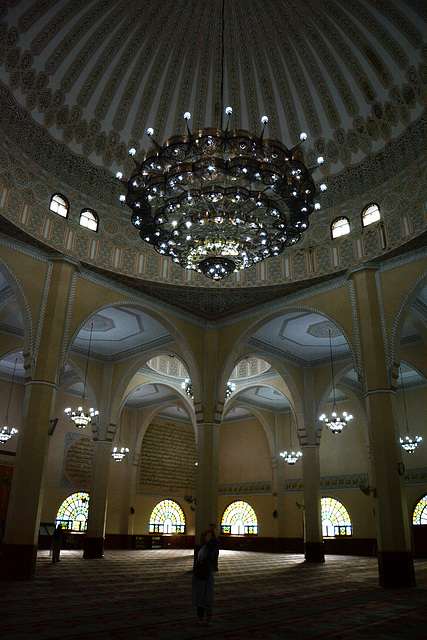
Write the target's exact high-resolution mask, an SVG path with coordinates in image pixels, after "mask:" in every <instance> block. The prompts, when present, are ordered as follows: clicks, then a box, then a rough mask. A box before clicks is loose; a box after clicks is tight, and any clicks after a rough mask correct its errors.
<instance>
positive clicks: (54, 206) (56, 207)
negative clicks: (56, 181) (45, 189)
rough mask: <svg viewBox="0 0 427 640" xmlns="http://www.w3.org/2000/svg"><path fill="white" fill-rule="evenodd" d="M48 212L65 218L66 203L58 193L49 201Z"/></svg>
mask: <svg viewBox="0 0 427 640" xmlns="http://www.w3.org/2000/svg"><path fill="white" fill-rule="evenodd" d="M49 208H50V210H51V211H53V212H54V213H57V214H58V215H59V216H62V217H63V218H66V217H67V216H68V201H67V199H66V198H64V196H61V194H60V193H55V194H54V195H53V196H52V198H51V200H50V207H49Z"/></svg>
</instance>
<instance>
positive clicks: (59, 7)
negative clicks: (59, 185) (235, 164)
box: [0, 0, 424, 174]
mask: <svg viewBox="0 0 427 640" xmlns="http://www.w3.org/2000/svg"><path fill="white" fill-rule="evenodd" d="M417 7H419V11H420V12H421V4H419V3H416V2H407V3H404V2H399V3H397V2H389V1H387V0H383V1H382V0H371V1H370V2H368V1H367V0H366V1H363V0H317V1H314V0H294V1H293V2H287V1H284V0H262V1H261V0H225V1H224V2H223V0H208V1H200V0H192V1H188V0H187V1H185V2H183V1H181V0H151V1H148V0H120V1H118V2H111V1H106V0H105V1H104V0H99V1H95V0H92V1H88V0H73V1H71V2H67V1H65V0H60V1H59V2H58V1H57V2H53V1H46V2H36V1H34V2H20V3H16V4H15V5H14V6H12V7H9V8H8V9H6V3H4V4H3V5H2V10H3V16H1V15H0V18H2V20H3V23H2V25H3V35H4V42H5V44H6V46H5V47H4V48H3V49H2V51H1V54H0V56H1V57H0V60H1V61H2V65H1V75H0V79H1V80H2V81H3V83H4V84H5V85H7V86H8V87H9V89H10V90H11V91H12V92H13V95H14V97H15V99H16V100H17V102H18V103H19V104H20V105H22V106H24V107H25V108H26V109H27V110H28V111H29V112H30V113H31V115H32V117H33V118H34V120H36V121H37V123H38V124H40V125H42V126H43V127H45V128H46V129H48V130H49V132H50V134H51V135H52V136H53V138H54V139H56V140H58V141H62V142H65V143H66V144H67V145H68V146H69V148H70V149H71V150H72V151H73V152H74V153H75V154H78V155H82V156H85V157H87V158H88V159H89V160H90V161H91V162H92V163H93V164H94V165H97V166H105V167H109V168H110V170H111V171H115V170H116V169H117V168H118V167H123V165H124V163H125V162H126V160H127V150H128V148H129V147H130V146H131V145H132V144H135V145H136V147H137V149H138V150H139V151H141V150H142V149H143V148H144V147H145V148H147V147H148V146H149V144H148V140H147V138H146V136H145V130H146V128H147V127H148V126H152V127H153V128H154V130H155V137H156V138H157V139H158V140H159V141H160V142H162V141H163V140H164V139H165V138H166V137H169V136H171V135H173V134H174V133H182V132H183V127H184V123H183V120H182V114H183V113H184V111H187V110H189V111H190V112H191V113H192V114H193V119H192V121H191V125H192V127H193V128H194V129H197V128H201V127H202V126H219V125H220V123H221V111H222V109H223V108H224V107H225V106H227V105H228V104H230V105H231V106H232V107H233V109H234V114H233V123H232V124H233V127H234V128H238V127H243V128H247V129H250V130H253V131H254V132H257V131H259V130H260V117H261V116H262V115H263V114H264V113H266V114H267V115H268V116H269V130H268V135H269V137H272V138H279V139H281V140H282V141H283V142H284V143H285V144H287V145H288V146H292V145H293V144H296V143H297V142H298V140H299V134H300V132H301V131H305V132H307V134H308V140H307V142H306V143H305V154H306V159H307V162H308V163H309V164H310V161H311V160H314V158H315V156H316V155H318V154H319V153H321V154H323V155H324V157H325V159H326V163H325V165H324V166H323V172H324V173H329V174H336V173H338V172H340V171H341V170H342V169H343V167H345V166H350V165H354V164H358V163H360V162H361V160H363V158H364V156H366V154H368V153H371V152H376V151H379V150H381V149H382V148H383V147H384V145H385V143H386V142H387V141H389V140H391V139H393V138H396V137H397V136H399V135H400V134H402V132H403V131H404V129H405V127H406V126H407V125H408V124H409V123H410V122H413V121H415V120H416V119H417V118H418V117H419V116H420V115H421V113H422V102H423V100H424V93H423V89H422V84H421V83H422V77H421V75H422V67H421V66H419V65H420V63H421V46H422V34H421V32H420V29H419V27H418V26H417V25H420V23H421V17H420V14H419V13H417ZM223 53H224V55H223Z"/></svg>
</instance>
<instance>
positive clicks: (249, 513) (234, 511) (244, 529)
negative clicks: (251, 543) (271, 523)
mask: <svg viewBox="0 0 427 640" xmlns="http://www.w3.org/2000/svg"><path fill="white" fill-rule="evenodd" d="M221 532H222V533H230V534H231V535H244V534H250V535H256V534H257V533H258V520H257V517H256V514H255V511H254V510H253V509H252V507H251V505H250V504H248V503H247V502H244V501H243V500H237V501H236V502H232V503H231V504H229V505H228V507H227V508H226V510H225V511H224V513H223V514H222V519H221Z"/></svg>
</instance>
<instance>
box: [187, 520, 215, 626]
mask: <svg viewBox="0 0 427 640" xmlns="http://www.w3.org/2000/svg"><path fill="white" fill-rule="evenodd" d="M209 534H210V535H211V538H210V539H209V540H206V538H207V536H208V535H209ZM200 544H201V549H200V550H199V553H198V554H197V559H196V561H195V563H194V567H193V577H192V583H191V604H192V606H193V607H195V608H196V611H197V623H198V624H202V623H203V618H204V615H205V613H206V623H207V625H208V626H210V625H211V624H212V612H213V600H214V575H213V572H214V571H217V570H218V568H217V561H218V555H219V545H218V538H217V537H216V535H215V524H214V523H211V524H210V525H209V529H206V530H205V531H202V533H201V534H200Z"/></svg>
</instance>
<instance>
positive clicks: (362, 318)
mask: <svg viewBox="0 0 427 640" xmlns="http://www.w3.org/2000/svg"><path fill="white" fill-rule="evenodd" d="M350 279H351V280H352V282H353V283H354V294H355V302H356V311H357V320H358V325H359V335H360V344H361V356H362V370H363V382H364V395H365V402H366V412H367V417H368V433H369V444H370V449H371V461H372V485H373V487H374V489H375V495H374V511H375V526H376V533H377V543H378V568H379V582H380V585H381V586H384V587H410V586H415V574H414V564H413V554H412V550H411V538H410V522H409V517H408V510H407V504H406V494H405V487H404V481H403V476H401V475H399V472H398V464H399V462H401V449H400V445H399V440H398V437H399V436H398V420H397V413H396V410H395V406H394V402H395V390H394V389H393V388H392V386H391V383H390V378H389V372H388V369H387V358H386V348H385V344H384V340H385V339H386V338H385V337H384V336H383V332H382V324H381V307H380V302H379V295H378V290H377V281H376V270H375V269H373V268H361V269H360V270H356V271H354V272H353V273H352V274H351V275H350Z"/></svg>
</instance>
